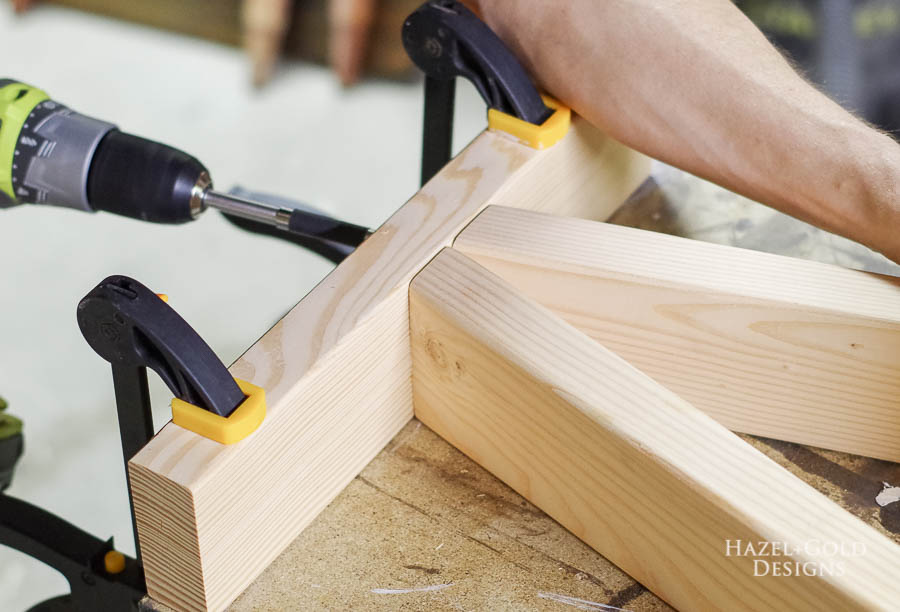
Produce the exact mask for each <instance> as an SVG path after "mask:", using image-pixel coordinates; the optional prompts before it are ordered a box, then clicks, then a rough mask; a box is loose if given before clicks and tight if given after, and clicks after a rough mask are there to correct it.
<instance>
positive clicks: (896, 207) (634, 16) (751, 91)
mask: <svg viewBox="0 0 900 612" xmlns="http://www.w3.org/2000/svg"><path fill="white" fill-rule="evenodd" d="M480 8H481V11H482V13H483V16H484V18H485V20H486V21H487V22H488V24H490V25H491V27H492V28H493V29H494V30H495V31H497V32H498V33H499V34H500V36H501V37H502V38H503V39H504V40H505V41H506V42H507V43H508V44H509V45H510V46H511V47H512V48H513V50H514V51H515V52H516V54H517V55H518V56H519V57H520V58H521V59H522V60H523V61H524V62H525V63H526V65H528V67H529V69H530V70H531V72H532V74H534V75H535V76H536V78H537V79H538V80H539V81H540V82H541V84H542V85H543V87H545V88H546V89H547V90H548V91H549V92H550V93H552V94H553V95H555V96H557V97H559V98H560V99H562V100H563V101H564V102H565V103H567V104H568V105H570V106H571V107H572V108H573V109H574V110H575V111H576V112H578V113H579V114H581V115H582V116H584V117H585V118H587V119H588V120H589V121H591V122H592V123H594V124H596V125H598V126H599V127H601V128H602V129H604V130H605V131H607V132H608V133H609V134H611V135H612V136H614V137H615V138H617V139H618V140H620V141H622V142H624V143H626V144H628V145H629V146H631V147H633V148H635V149H638V150H640V151H643V152H645V153H647V154H649V155H651V156H653V157H655V158H658V159H661V160H663V161H665V162H668V163H670V164H672V165H675V166H678V167H681V168H683V169H685V170H688V171H689V172H692V173H694V174H697V175H698V176H702V177H704V178H708V179H710V180H712V181H715V182H717V183H719V184H721V185H723V186H725V187H727V188H729V189H732V190H734V191H736V192H739V193H742V194H744V195H747V196H749V197H751V198H753V199H756V200H759V201H761V202H764V203H766V204H770V205H772V206H774V207H776V208H779V209H781V210H783V211H785V212H787V213H789V214H792V215H794V216H797V217H800V218H802V219H804V220H807V221H810V222H812V223H815V224H817V225H819V226H821V227H824V228H826V229H829V230H832V231H835V232H838V233H841V234H844V235H846V236H848V237H850V238H853V239H855V240H858V241H860V242H863V243H865V244H867V245H869V246H871V247H873V248H875V249H878V250H881V251H883V252H885V253H886V254H887V255H888V256H889V257H892V258H893V259H895V260H896V259H900V244H898V245H896V246H894V245H892V244H891V243H892V242H898V241H896V240H893V236H894V235H895V234H896V232H895V231H891V230H892V228H896V227H898V223H900V146H898V145H897V144H896V143H895V142H894V141H893V140H891V139H890V138H889V137H887V136H885V135H882V134H879V133H878V132H877V131H875V130H872V129H870V128H869V127H867V126H866V125H864V124H863V123H862V122H860V121H858V120H857V119H855V118H854V117H852V116H851V115H850V114H849V113H847V112H845V111H844V110H842V109H841V108H840V107H839V106H838V105H837V104H835V103H834V102H832V101H830V100H829V99H828V98H826V97H825V96H824V95H822V94H821V93H819V92H818V91H816V90H815V89H814V88H813V87H811V86H810V85H808V84H807V83H806V82H805V81H804V80H803V79H802V78H801V77H799V76H798V75H797V74H796V73H795V72H794V70H793V69H792V68H791V67H790V66H789V65H788V63H787V62H786V61H785V60H784V59H783V58H782V57H781V55H780V54H779V53H778V52H777V51H776V50H775V49H774V48H773V47H772V46H771V45H770V44H769V43H768V42H767V41H766V40H765V38H764V36H763V35H762V34H761V33H760V32H759V30H758V29H757V28H756V27H755V26H754V25H753V24H752V23H750V22H749V21H748V20H747V19H746V18H745V17H744V16H743V15H742V14H741V13H740V12H739V11H738V10H737V9H736V8H735V7H734V5H733V4H732V3H731V2H730V1H728V0H683V1H680V2H675V1H672V0H616V1H615V2H601V1H597V0H565V1H559V2H547V1H546V0H482V1H481V2H480Z"/></svg>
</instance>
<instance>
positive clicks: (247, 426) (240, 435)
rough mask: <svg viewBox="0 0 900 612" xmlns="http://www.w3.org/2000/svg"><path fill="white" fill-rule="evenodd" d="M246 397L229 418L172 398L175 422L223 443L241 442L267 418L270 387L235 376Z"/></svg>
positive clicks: (173, 419) (235, 380)
mask: <svg viewBox="0 0 900 612" xmlns="http://www.w3.org/2000/svg"><path fill="white" fill-rule="evenodd" d="M234 382H236V383H237V385H238V387H240V389H241V391H242V392H243V393H244V395H246V396H247V397H246V399H244V401H243V402H241V405H240V406H238V407H237V408H235V409H234V412H232V413H231V414H230V415H228V416H227V417H223V416H219V415H218V414H214V413H212V412H210V411H209V410H204V409H203V408H201V407H200V406H195V405H194V404H189V403H188V402H186V401H184V400H182V399H178V398H177V397H176V398H175V399H173V400H172V422H173V423H175V424H176V425H178V426H180V427H184V428H185V429H190V430H191V431H193V432H194V433H198V434H200V435H201V436H203V437H206V438H209V439H210V440H215V441H216V442H219V443H221V444H234V443H235V442H240V441H241V440H243V439H244V438H246V437H247V436H249V435H250V434H252V433H253V432H254V431H256V429H257V427H259V425H260V423H262V422H263V419H264V418H265V417H266V390H265V389H263V388H262V387H257V386H256V385H252V384H250V383H248V382H247V381H245V380H241V379H239V378H235V379H234Z"/></svg>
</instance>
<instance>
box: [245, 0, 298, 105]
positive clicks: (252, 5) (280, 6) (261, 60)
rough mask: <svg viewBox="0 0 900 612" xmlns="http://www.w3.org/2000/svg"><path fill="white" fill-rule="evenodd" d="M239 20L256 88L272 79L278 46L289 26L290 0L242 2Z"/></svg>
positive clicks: (278, 53) (278, 52)
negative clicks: (241, 22) (241, 23)
mask: <svg viewBox="0 0 900 612" xmlns="http://www.w3.org/2000/svg"><path fill="white" fill-rule="evenodd" d="M241 19H242V21H243V30H244V48H245V49H246V50H247V53H248V55H249V56H250V62H251V65H252V70H253V84H254V85H255V86H257V87H259V86H261V85H264V84H265V83H266V82H267V81H268V80H269V79H270V78H271V77H272V73H273V72H274V70H275V65H276V63H277V62H278V57H279V56H280V55H281V45H282V43H283V42H284V36H285V34H286V33H287V28H288V26H289V25H290V22H291V0H244V1H243V3H242V8H241Z"/></svg>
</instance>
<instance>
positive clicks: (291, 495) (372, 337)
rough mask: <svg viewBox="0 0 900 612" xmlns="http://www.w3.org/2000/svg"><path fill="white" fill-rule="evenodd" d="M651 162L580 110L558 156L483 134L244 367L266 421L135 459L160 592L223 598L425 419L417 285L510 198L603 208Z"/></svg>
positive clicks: (170, 441) (177, 442)
mask: <svg viewBox="0 0 900 612" xmlns="http://www.w3.org/2000/svg"><path fill="white" fill-rule="evenodd" d="M560 158H563V159H566V160H567V164H563V165H561V164H559V163H558V161H557V160H559V159H560ZM623 164H624V165H625V167H626V168H627V169H628V171H627V172H626V174H627V176H629V177H631V182H627V181H622V180H621V179H620V175H621V174H622V166H623ZM548 169H550V171H548ZM648 171H649V162H648V160H646V158H644V157H642V156H640V155H638V154H636V153H634V152H632V151H630V150H628V149H626V148H624V147H622V146H621V145H619V144H617V143H615V142H613V141H611V140H607V139H603V138H598V137H597V135H596V132H595V131H594V130H593V129H592V128H590V127H589V126H588V125H587V124H586V123H584V122H583V121H581V120H580V119H577V118H575V120H574V122H573V127H572V130H571V131H570V133H569V134H568V135H567V136H566V138H564V139H563V140H562V141H561V142H560V143H559V144H557V145H556V146H554V147H552V148H550V149H547V150H545V151H535V150H532V149H528V148H526V147H524V146H522V145H519V144H517V143H515V142H513V141H512V140H510V139H509V138H507V137H505V136H503V135H500V134H494V133H489V132H488V133H484V134H482V135H481V136H479V137H478V138H477V139H476V140H475V141H473V142H472V144H470V145H469V146H468V147H467V148H466V149H465V150H464V151H463V152H462V153H461V154H460V155H459V156H458V157H457V158H456V159H454V160H453V161H452V162H451V163H450V164H448V165H447V166H446V167H445V168H444V169H443V170H442V171H441V172H440V173H439V174H438V175H437V176H436V177H435V178H434V179H432V181H430V182H429V183H428V184H427V185H426V186H425V187H424V188H423V189H422V190H421V191H420V192H419V193H418V194H416V196H415V197H413V198H412V199H411V200H410V201H409V202H408V203H407V204H406V205H404V206H403V207H402V208H401V209H400V210H399V211H398V212H397V213H395V214H394V215H393V216H392V217H391V218H390V219H389V220H388V221H387V222H386V223H385V224H384V225H383V226H382V227H381V228H379V230H378V231H377V232H375V234H374V235H373V236H372V237H371V238H369V239H368V240H367V241H366V242H365V243H364V244H363V245H362V246H361V247H360V248H359V249H357V251H356V252H354V253H353V254H352V255H351V256H350V257H348V258H347V259H346V260H345V261H344V262H343V263H342V264H341V265H340V266H338V267H337V268H336V269H335V270H334V271H333V272H332V273H331V274H330V275H329V276H328V277H326V278H325V279H324V280H323V281H322V283H321V284H319V285H318V286H317V287H316V288H315V289H314V290H313V291H312V292H311V293H310V294H309V295H307V296H306V297H305V298H304V299H303V300H302V301H301V302H300V303H299V304H298V305H297V306H296V307H295V308H294V309H293V310H292V311H291V312H290V313H289V314H288V315H287V316H286V317H285V318H284V319H282V321H280V322H279V323H278V324H277V325H276V326H275V327H273V328H272V329H271V330H270V331H269V332H268V333H266V335H265V336H263V338H261V339H260V340H259V341H258V342H257V343H256V344H254V345H253V346H252V347H251V348H250V349H249V350H248V351H247V353H245V354H244V355H243V356H242V357H241V358H240V359H239V360H238V361H237V362H236V363H235V364H234V365H233V366H232V368H231V371H232V373H233V374H234V375H235V376H236V377H239V378H243V379H246V380H249V381H250V382H252V383H254V384H257V385H260V386H262V387H264V388H265V389H266V392H267V399H268V414H267V416H266V420H265V422H264V423H263V425H262V426H261V427H260V429H259V430H258V431H257V432H255V433H254V434H253V435H252V436H251V437H249V438H248V439H246V440H244V441H242V442H240V443H238V444H236V445H234V446H231V447H224V446H221V445H219V444H217V443H215V442H212V441H210V440H207V439H205V438H202V437H201V436H198V435H196V434H194V433H192V432H190V431H186V430H184V429H182V428H180V427H178V426H176V425H174V424H171V423H169V424H168V425H166V426H165V427H164V428H163V429H162V431H160V433H159V434H158V435H157V436H156V437H155V438H154V439H153V440H152V441H151V442H150V443H149V444H148V445H147V446H146V447H145V448H144V449H143V450H142V451H141V452H140V453H139V454H138V455H137V456H136V457H135V458H134V459H133V460H132V462H131V463H130V466H129V469H130V474H131V482H132V490H133V495H134V500H135V516H136V520H137V524H138V532H139V537H140V543H141V551H142V554H143V559H144V566H145V570H146V574H147V586H148V591H149V593H150V595H151V596H152V597H153V598H154V599H156V600H158V601H161V602H162V603H165V604H168V605H170V606H172V607H175V608H177V609H188V610H202V609H213V610H220V609H223V608H224V607H225V606H227V605H228V604H229V603H230V602H231V601H232V600H233V599H234V598H235V597H236V596H237V595H238V594H240V592H241V591H242V590H243V589H244V588H245V587H246V586H247V585H248V584H249V583H250V582H251V581H252V580H253V578H254V577H256V575H258V574H259V573H260V572H261V571H262V570H263V569H264V568H265V567H266V566H267V565H268V564H269V563H270V562H271V561H272V560H273V559H274V558H275V557H276V556H277V555H278V554H279V553H280V552H281V551H282V550H283V549H284V547H285V546H287V544H288V543H290V542H291V540H293V539H294V538H295V537H296V536H297V534H299V533H300V531H301V530H302V529H303V528H304V527H305V526H306V525H307V524H309V522H310V521H311V520H312V519H313V518H314V517H315V516H316V514H318V512H320V511H321V510H322V508H324V507H325V506H326V505H327V504H328V502H329V501H331V499H333V498H334V496H335V495H337V494H338V493H339V492H340V491H341V489H343V488H344V487H345V486H346V485H347V484H348V483H349V482H350V480H351V479H352V478H353V477H354V476H355V475H356V474H357V473H359V471H360V470H361V469H362V468H363V467H364V466H365V465H366V463H368V461H369V460H370V459H371V458H372V457H374V456H375V454H377V453H378V451H380V450H381V448H382V447H383V446H384V445H385V444H387V442H388V441H389V440H390V439H391V437H392V436H393V435H394V434H395V433H396V432H397V431H398V430H399V429H400V428H401V427H402V426H403V425H404V424H405V423H406V422H407V421H408V420H409V419H410V418H411V416H412V391H411V385H410V370H411V361H410V356H409V336H408V334H409V320H408V304H407V300H408V297H407V293H408V285H409V281H410V279H411V278H412V277H413V276H414V275H415V274H416V273H417V272H418V271H419V270H420V269H421V268H422V267H423V266H424V265H425V264H426V263H427V262H428V261H429V260H430V259H431V258H432V257H433V256H434V255H435V253H437V252H438V251H439V250H440V249H441V248H442V247H444V246H446V245H448V244H449V243H450V242H451V241H452V239H453V237H454V236H455V235H456V234H457V233H458V232H459V231H460V230H461V228H462V227H464V226H465V225H466V224H467V223H468V222H469V221H470V220H471V219H472V218H473V217H474V215H475V214H477V213H478V212H479V211H480V210H481V209H483V208H484V207H485V206H486V205H487V204H489V203H491V202H492V201H493V199H494V198H495V197H496V196H497V195H498V194H505V196H506V197H509V198H511V199H513V200H516V201H518V202H520V204H521V205H522V206H532V207H537V206H542V207H550V208H551V209H552V208H554V204H553V201H554V200H553V199H552V198H551V199H550V200H548V199H546V198H543V197H541V198H537V197H535V195H534V194H533V193H532V184H533V181H536V180H538V181H541V182H543V183H545V184H548V185H555V186H556V187H555V189H554V191H553V192H552V194H551V195H552V197H553V198H556V200H555V201H556V202H557V203H558V205H559V210H560V212H561V213H563V214H569V213H570V212H572V211H573V210H587V209H588V208H589V206H588V205H587V203H588V202H595V208H594V210H595V211H599V212H596V216H599V217H601V218H603V217H605V216H606V215H608V214H610V213H611V212H612V211H613V210H614V209H615V208H616V207H617V206H618V205H619V204H620V203H621V202H622V201H623V200H624V199H625V197H626V196H627V195H628V194H629V193H630V192H631V191H632V190H633V189H634V188H635V187H637V185H638V184H639V183H640V182H641V181H642V180H643V179H644V178H645V177H646V175H647V172H648ZM604 177H606V178H605V179H604ZM520 181H521V182H522V183H521V184H522V185H523V186H524V187H525V188H526V189H525V190H524V191H521V190H520V188H519V187H518V184H519V182H520ZM604 184H606V185H607V189H604ZM586 185H588V186H590V189H588V190H586V189H584V187H585V186H586Z"/></svg>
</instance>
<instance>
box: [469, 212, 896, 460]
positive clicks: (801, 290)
mask: <svg viewBox="0 0 900 612" xmlns="http://www.w3.org/2000/svg"><path fill="white" fill-rule="evenodd" d="M455 247H456V248H457V249H459V250H461V251H463V252H465V253H467V254H468V255H469V256H470V257H472V258H473V259H475V260H476V261H478V262H479V263H480V264H481V265H483V266H485V267H486V268H488V269H489V270H491V271H493V272H495V273H496V274H499V275H500V276H502V277H503V278H504V279H505V280H507V281H508V282H510V283H511V284H512V285H513V286H515V287H516V288H517V289H519V290H520V291H522V292H524V293H525V294H526V295H528V296H530V297H531V298H533V299H535V300H536V301H538V302H539V303H541V304H543V305H544V306H546V307H548V308H550V309H551V310H553V311H554V312H556V313H557V314H559V315H560V316H562V317H563V318H564V319H565V320H567V321H568V322H569V323H571V324H572V325H574V326H575V327H577V328H578V329H580V330H582V331H583V332H585V333H586V334H587V335H589V336H590V337H592V338H594V339H596V340H598V341H599V342H601V343H602V344H603V345H604V346H606V347H607V348H609V349H610V350H612V351H613V352H615V353H616V354H618V355H620V356H621V357H623V358H624V359H626V360H627V361H628V362H629V363H631V364H632V365H634V366H635V367H637V368H638V369H640V370H641V371H642V372H644V373H646V374H648V375H649V376H651V377H652V378H653V379H654V380H656V381H657V382H659V383H660V384H662V385H663V386H665V387H667V388H669V389H671V390H672V391H674V392H675V393H677V394H678V395H679V396H681V397H683V398H684V399H686V400H687V401H689V402H690V403H692V404H693V405H694V406H696V407H697V408H700V409H701V410H703V411H705V412H706V413H707V414H709V415H710V416H712V417H713V418H715V419H716V420H717V421H719V422H720V423H722V424H723V425H725V426H726V427H728V428H729V429H732V430H735V431H740V432H744V433H752V434H758V435H763V436H767V437H771V438H777V439H782V440H790V441H793V442H800V443H803V444H811V445H814V446H820V447H824V448H830V449H835V450H841V451H845V452H851V453H856V454H860V455H867V456H871V457H877V458H882V459H889V460H892V461H898V460H900V442H898V440H900V281H898V279H896V278H893V277H885V276H878V275H873V274H868V273H864V272H857V271H854V270H846V269H843V268H838V267H836V266H830V265H827V264H821V263H815V262H810V261H803V260H798V259H793V258H790V257H782V256H778V255H770V254H766V253H759V252H755V251H748V250H743V249H737V248H733V247H727V246H720V245H713V244H707V243H702V242H697V241H692V240H688V239H684V238H676V237H673V236H664V235H661V234H657V233H653V232H647V231H643V230H637V229H633V228H625V227H619V226H614V225H608V224H604V223H593V222H589V221H583V220H579V219H560V218H556V217H550V216H547V215H541V214H536V213H532V212H528V211H516V210H511V209H505V208H499V207H492V208H490V209H488V210H486V211H485V212H484V213H483V214H482V215H480V216H479V217H478V218H477V219H476V220H475V221H474V222H473V223H472V224H471V225H470V226H469V227H468V228H467V229H466V230H465V231H464V232H463V233H462V234H461V235H460V236H459V237H458V239H457V240H456V242H455Z"/></svg>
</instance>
